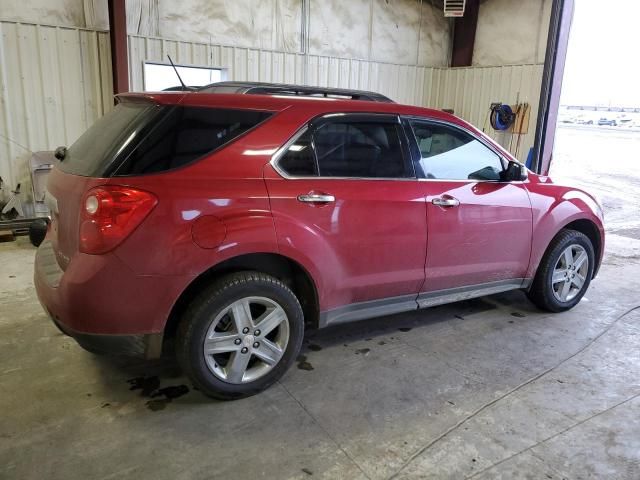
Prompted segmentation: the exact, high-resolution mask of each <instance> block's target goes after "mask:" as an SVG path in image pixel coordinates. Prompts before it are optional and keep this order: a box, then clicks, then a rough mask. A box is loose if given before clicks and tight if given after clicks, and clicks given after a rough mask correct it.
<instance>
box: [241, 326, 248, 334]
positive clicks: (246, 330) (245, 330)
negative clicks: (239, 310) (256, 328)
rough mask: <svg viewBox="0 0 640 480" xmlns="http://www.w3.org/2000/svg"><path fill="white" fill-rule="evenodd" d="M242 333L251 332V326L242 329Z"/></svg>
mask: <svg viewBox="0 0 640 480" xmlns="http://www.w3.org/2000/svg"><path fill="white" fill-rule="evenodd" d="M242 333H244V334H245V335H246V334H247V333H249V327H244V328H243V329H242Z"/></svg>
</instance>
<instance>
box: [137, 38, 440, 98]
mask: <svg viewBox="0 0 640 480" xmlns="http://www.w3.org/2000/svg"><path fill="white" fill-rule="evenodd" d="M167 55H171V58H172V60H173V61H174V62H175V63H176V64H181V65H197V66H208V67H215V68H224V69H226V70H227V79H229V80H249V81H251V80H253V81H261V82H282V83H296V84H304V85H319V86H323V87H326V86H330V87H344V88H356V89H361V90H374V91H377V92H380V93H383V94H385V95H388V96H389V97H391V98H393V99H394V100H396V101H398V102H402V103H412V104H417V105H427V104H431V103H432V102H433V101H434V100H435V97H433V94H434V92H435V91H436V90H435V89H434V88H433V87H432V83H433V77H434V71H435V70H436V69H434V68H429V67H419V66H415V65H396V64H389V63H379V62H372V61H366V60H352V59H344V58H335V57H324V56H318V55H303V54H298V53H284V52H277V51H271V50H258V49H253V48H243V47H231V46H224V45H212V44H206V43H192V42H183V41H176V40H167V39H162V38H150V37H143V36H136V35H131V36H129V82H130V85H131V89H132V90H142V89H143V88H144V83H143V64H144V62H145V61H151V62H162V63H167Z"/></svg>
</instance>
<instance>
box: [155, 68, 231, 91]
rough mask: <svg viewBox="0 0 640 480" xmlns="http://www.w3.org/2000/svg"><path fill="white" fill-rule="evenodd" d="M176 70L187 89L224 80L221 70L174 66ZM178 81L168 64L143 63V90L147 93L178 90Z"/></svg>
mask: <svg viewBox="0 0 640 480" xmlns="http://www.w3.org/2000/svg"><path fill="white" fill-rule="evenodd" d="M176 70H177V71H178V74H180V78H182V81H184V84H185V85H187V86H189V87H201V86H203V85H209V84H210V83H214V82H220V81H222V80H223V79H224V73H225V72H224V70H223V69H221V68H209V67H194V66H184V65H176ZM179 87H180V80H179V79H178V77H177V75H176V71H175V70H174V69H173V67H172V66H171V65H170V64H168V63H153V62H145V64H144V89H145V91H147V92H159V91H162V90H167V89H173V88H176V89H179Z"/></svg>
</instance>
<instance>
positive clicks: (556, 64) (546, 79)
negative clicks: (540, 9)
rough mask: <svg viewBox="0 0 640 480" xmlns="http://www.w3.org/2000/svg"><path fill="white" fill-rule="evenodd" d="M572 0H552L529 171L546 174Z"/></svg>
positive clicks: (571, 11)
mask: <svg viewBox="0 0 640 480" xmlns="http://www.w3.org/2000/svg"><path fill="white" fill-rule="evenodd" d="M573 11H574V0H553V5H552V7H551V19H550V20H549V34H548V36H547V53H546V55H545V58H544V71H543V73H542V88H541V89H540V107H539V109H538V122H537V125H536V138H535V143H534V145H533V163H532V165H531V168H532V170H534V171H535V172H538V173H542V174H544V175H548V173H549V166H550V165H551V158H552V155H553V143H554V140H555V136H556V124H557V122H558V107H559V106H560V93H561V90H562V78H563V77H564V64H565V61H566V59H567V47H568V45H569V33H570V31H571V22H572V20H573Z"/></svg>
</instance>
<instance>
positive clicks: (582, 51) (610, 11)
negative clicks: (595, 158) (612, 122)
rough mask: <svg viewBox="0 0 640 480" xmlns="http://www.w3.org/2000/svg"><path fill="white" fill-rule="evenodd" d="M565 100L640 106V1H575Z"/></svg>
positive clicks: (566, 101)
mask: <svg viewBox="0 0 640 480" xmlns="http://www.w3.org/2000/svg"><path fill="white" fill-rule="evenodd" d="M561 103H562V104H563V105H598V106H632V107H640V1H639V0H608V1H606V2H604V1H602V0H575V13H574V17H573V23H572V25H571V35H570V37H569V49H568V52H567V63H566V64H565V71H564V80H563V84H562V98H561Z"/></svg>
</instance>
